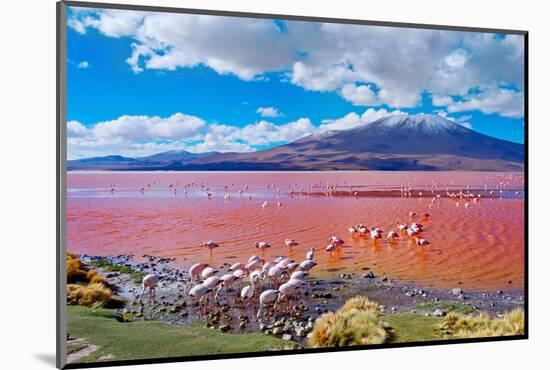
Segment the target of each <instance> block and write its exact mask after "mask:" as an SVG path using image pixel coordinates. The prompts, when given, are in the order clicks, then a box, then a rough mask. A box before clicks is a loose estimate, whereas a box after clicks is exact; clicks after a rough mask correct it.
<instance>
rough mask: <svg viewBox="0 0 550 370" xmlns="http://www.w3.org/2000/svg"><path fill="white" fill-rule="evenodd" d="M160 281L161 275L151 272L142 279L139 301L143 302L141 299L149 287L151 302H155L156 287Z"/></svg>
mask: <svg viewBox="0 0 550 370" xmlns="http://www.w3.org/2000/svg"><path fill="white" fill-rule="evenodd" d="M159 281H160V275H157V274H149V275H146V276H145V277H144V278H143V280H142V281H141V293H140V295H139V303H142V301H141V299H142V297H143V294H144V293H145V289H149V303H152V304H154V303H155V289H156V287H157V284H158V283H159Z"/></svg>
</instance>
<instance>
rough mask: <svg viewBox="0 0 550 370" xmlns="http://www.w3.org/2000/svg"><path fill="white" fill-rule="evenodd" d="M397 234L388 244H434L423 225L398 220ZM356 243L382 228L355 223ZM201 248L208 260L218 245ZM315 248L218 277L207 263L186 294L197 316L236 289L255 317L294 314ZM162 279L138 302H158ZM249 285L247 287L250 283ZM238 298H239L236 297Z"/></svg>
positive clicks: (153, 279)
mask: <svg viewBox="0 0 550 370" xmlns="http://www.w3.org/2000/svg"><path fill="white" fill-rule="evenodd" d="M409 217H410V218H411V219H414V218H415V217H417V214H416V212H414V211H411V212H409ZM421 217H422V218H423V219H428V218H429V217H430V214H428V213H423V214H422V215H421ZM396 224H397V229H398V231H394V230H391V231H389V232H388V233H387V235H386V238H387V239H388V240H390V241H392V240H395V239H397V238H399V237H400V236H401V235H403V236H405V235H407V236H408V237H410V238H412V240H414V242H415V243H416V244H417V245H420V246H424V245H429V244H430V242H429V241H427V240H426V239H423V238H420V237H419V234H420V233H421V232H422V231H423V228H424V226H423V225H422V224H421V223H419V222H412V223H410V224H406V223H400V222H399V221H396ZM348 231H349V232H350V234H351V236H352V238H369V237H370V238H371V239H372V240H373V241H374V242H376V241H377V240H378V239H382V238H383V237H384V231H383V230H382V229H380V228H378V227H374V226H373V227H371V228H368V227H367V226H366V225H364V224H357V225H355V226H350V227H349V228H348ZM344 244H345V241H344V239H342V238H341V237H339V236H336V235H333V236H332V237H331V238H330V239H329V241H328V245H327V246H326V247H325V251H326V252H329V253H330V255H331V256H332V254H333V253H334V252H337V251H338V250H339V249H340V248H341V247H342V246H344ZM285 245H286V246H287V247H288V248H290V249H292V248H293V247H295V246H297V245H299V243H298V242H297V241H296V240H295V239H286V240H285ZM202 247H203V248H205V249H208V251H209V253H210V256H211V257H212V253H213V251H214V250H215V249H217V248H219V247H220V245H219V244H218V243H216V242H214V241H212V240H208V241H205V242H204V243H203V244H202ZM254 247H255V248H256V249H257V250H258V251H260V254H261V255H263V253H264V251H265V250H267V249H269V248H271V245H270V244H269V243H268V242H266V241H258V242H256V243H254ZM314 259H315V248H313V247H312V248H311V249H310V250H309V251H308V252H307V253H306V255H305V259H304V260H303V261H301V262H299V263H298V262H296V261H294V260H293V259H291V258H288V257H286V256H279V257H276V258H275V259H274V260H271V261H266V260H265V259H263V258H261V257H259V256H258V255H252V256H251V257H250V258H249V259H248V261H247V262H246V263H242V262H237V263H234V264H233V265H231V266H230V268H229V269H228V271H227V272H225V273H219V271H218V270H217V269H215V268H214V267H212V266H210V265H209V264H207V263H203V262H200V263H196V264H194V265H193V266H191V268H190V269H189V281H188V283H187V285H186V289H185V290H186V293H187V295H188V296H189V297H190V298H191V299H193V300H194V301H195V303H197V305H198V306H199V311H200V312H201V313H202V312H206V310H207V307H214V305H216V304H219V303H220V298H221V295H222V293H223V291H224V290H225V296H226V299H227V301H228V302H229V299H230V291H231V290H232V289H233V288H236V289H237V291H239V290H240V294H238V296H237V297H239V298H240V300H241V301H242V302H243V303H245V304H250V303H252V300H253V299H254V298H256V297H258V301H257V302H258V303H259V309H258V312H257V314H256V317H257V319H260V317H261V316H262V314H265V312H266V311H267V312H269V311H270V310H271V311H273V312H275V311H277V310H278V309H279V307H280V306H281V304H282V303H283V302H285V303H286V308H287V309H288V310H289V311H290V310H291V303H292V301H295V302H298V301H299V300H300V297H301V295H302V293H303V289H304V288H306V290H307V287H308V285H309V278H308V276H309V272H310V270H311V269H313V268H314V267H315V266H317V263H316V262H315V260H314ZM160 280H161V276H160V275H158V274H149V275H147V276H145V277H144V278H143V282H142V290H141V294H140V295H139V301H140V302H142V296H143V294H144V293H145V291H146V290H147V289H149V299H150V301H151V302H152V303H154V302H155V289H156V286H157V284H158V283H159V282H160ZM247 283H248V284H247ZM237 297H235V298H237Z"/></svg>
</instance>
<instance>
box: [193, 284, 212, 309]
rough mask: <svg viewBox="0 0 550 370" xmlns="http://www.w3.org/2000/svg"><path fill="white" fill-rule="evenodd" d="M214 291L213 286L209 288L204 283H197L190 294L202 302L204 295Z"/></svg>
mask: <svg viewBox="0 0 550 370" xmlns="http://www.w3.org/2000/svg"><path fill="white" fill-rule="evenodd" d="M211 292H212V288H208V287H207V286H205V285H204V284H197V285H195V286H194V287H193V288H191V290H190V291H189V296H191V297H193V298H194V299H195V300H197V302H198V303H199V304H202V301H203V299H204V297H206V296H207V295H208V294H210V293H211Z"/></svg>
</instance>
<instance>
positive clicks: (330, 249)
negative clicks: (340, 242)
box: [308, 243, 338, 261]
mask: <svg viewBox="0 0 550 370" xmlns="http://www.w3.org/2000/svg"><path fill="white" fill-rule="evenodd" d="M337 249H338V246H337V245H336V244H334V243H329V245H327V247H326V248H325V250H326V251H327V252H330V255H331V256H332V253H333V252H334V251H336V250H337ZM308 261H310V260H308Z"/></svg>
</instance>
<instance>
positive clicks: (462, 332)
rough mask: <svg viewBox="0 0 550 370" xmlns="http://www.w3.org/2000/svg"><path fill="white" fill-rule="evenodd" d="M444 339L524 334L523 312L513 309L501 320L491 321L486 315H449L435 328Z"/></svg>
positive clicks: (452, 313)
mask: <svg viewBox="0 0 550 370" xmlns="http://www.w3.org/2000/svg"><path fill="white" fill-rule="evenodd" d="M437 330H438V331H439V333H440V334H441V335H442V336H443V337H444V338H480V337H497V336H505V335H523V334H525V312H524V311H523V309H520V308H518V309H515V310H513V311H510V312H508V313H507V314H505V315H504V317H503V318H495V319H492V318H491V317H490V316H489V315H487V314H486V313H481V314H480V315H478V316H467V315H463V314H458V313H455V312H451V313H449V314H448V315H447V316H445V318H444V319H443V320H442V321H441V323H440V324H439V325H438V326H437Z"/></svg>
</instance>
